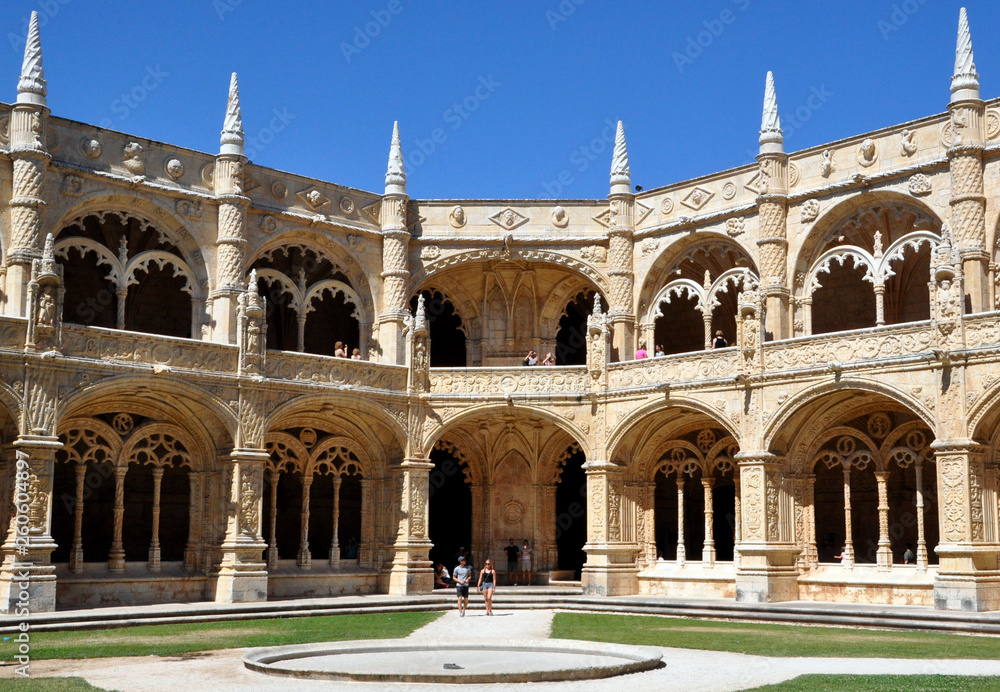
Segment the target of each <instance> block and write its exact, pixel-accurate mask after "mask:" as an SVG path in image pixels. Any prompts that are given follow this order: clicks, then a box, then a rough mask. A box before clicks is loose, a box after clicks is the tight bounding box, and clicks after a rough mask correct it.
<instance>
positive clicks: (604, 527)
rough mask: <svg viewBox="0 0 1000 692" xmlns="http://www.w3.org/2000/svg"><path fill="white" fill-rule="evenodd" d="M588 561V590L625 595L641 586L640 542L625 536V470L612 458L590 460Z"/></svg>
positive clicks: (587, 467) (585, 574)
mask: <svg viewBox="0 0 1000 692" xmlns="http://www.w3.org/2000/svg"><path fill="white" fill-rule="evenodd" d="M583 468H584V472H585V473H586V474H587V498H588V502H589V503H590V507H589V511H588V512H587V543H586V545H584V546H583V549H584V551H586V553H587V562H586V563H585V564H584V566H583V573H582V576H581V579H582V581H583V592H584V593H585V594H591V595H600V596H625V595H628V594H634V593H637V592H638V590H639V577H638V575H639V569H638V567H637V565H636V554H637V553H638V549H639V547H638V545H636V544H635V543H632V542H627V541H625V540H623V538H624V536H623V531H622V499H623V496H624V491H625V487H624V471H625V469H624V468H622V467H621V466H618V465H617V464H612V463H611V462H608V461H588V462H586V463H585V464H584V465H583Z"/></svg>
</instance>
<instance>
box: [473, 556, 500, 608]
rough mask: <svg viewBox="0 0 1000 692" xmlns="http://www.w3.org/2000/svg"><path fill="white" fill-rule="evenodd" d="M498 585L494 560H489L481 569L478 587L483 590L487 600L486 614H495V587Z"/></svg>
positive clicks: (484, 598) (484, 597)
mask: <svg viewBox="0 0 1000 692" xmlns="http://www.w3.org/2000/svg"><path fill="white" fill-rule="evenodd" d="M495 585H496V572H494V571H493V560H487V561H486V565H485V566H484V567H483V568H482V569H481V570H479V582H478V583H477V584H476V587H477V588H478V589H479V590H480V591H482V592H483V600H484V601H486V614H487V615H492V614H493V589H494V586H495Z"/></svg>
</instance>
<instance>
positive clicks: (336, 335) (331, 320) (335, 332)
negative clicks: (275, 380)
mask: <svg viewBox="0 0 1000 692" xmlns="http://www.w3.org/2000/svg"><path fill="white" fill-rule="evenodd" d="M311 307H312V310H311V311H310V312H309V313H308V314H307V315H306V324H305V335H304V343H305V352H306V353H315V354H317V355H321V356H332V355H334V351H335V350H336V346H337V342H338V341H340V342H343V343H344V346H345V348H346V349H347V353H348V355H350V354H351V353H353V351H354V349H356V348H360V346H359V345H360V343H361V341H360V339H361V325H360V324H359V323H358V319H357V317H355V314H356V313H357V306H356V305H354V303H351V302H348V301H347V300H346V297H345V296H344V295H343V294H337V295H331V293H330V291H324V292H323V295H322V296H318V297H316V298H314V299H313V300H312V302H311ZM268 331H270V329H269V330H268ZM366 356H367V354H362V357H366Z"/></svg>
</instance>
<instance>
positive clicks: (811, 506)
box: [802, 473, 819, 569]
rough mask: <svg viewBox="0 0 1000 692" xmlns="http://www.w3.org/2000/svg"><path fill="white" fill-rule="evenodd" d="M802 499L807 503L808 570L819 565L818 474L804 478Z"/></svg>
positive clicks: (806, 564) (806, 540)
mask: <svg viewBox="0 0 1000 692" xmlns="http://www.w3.org/2000/svg"><path fill="white" fill-rule="evenodd" d="M802 484H803V488H802V499H803V501H804V502H805V508H804V509H805V512H804V514H805V531H806V535H805V537H804V539H805V540H804V543H805V559H804V561H803V562H804V566H805V568H806V569H815V568H816V567H817V566H818V565H819V550H818V549H817V547H816V474H814V473H809V474H806V475H804V476H802Z"/></svg>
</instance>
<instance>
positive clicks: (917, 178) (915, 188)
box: [906, 173, 933, 197]
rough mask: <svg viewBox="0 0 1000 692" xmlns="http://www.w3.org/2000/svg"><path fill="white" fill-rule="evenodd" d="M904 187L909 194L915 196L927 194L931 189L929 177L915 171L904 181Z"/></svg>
mask: <svg viewBox="0 0 1000 692" xmlns="http://www.w3.org/2000/svg"><path fill="white" fill-rule="evenodd" d="M906 189H907V190H909V191H910V194H911V195H914V196H916V197H921V196H923V195H929V194H930V193H931V192H932V191H933V188H932V187H931V181H930V178H928V177H927V176H926V175H924V174H923V173H916V174H914V175H913V176H911V177H910V180H909V181H908V182H907V183H906Z"/></svg>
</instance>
